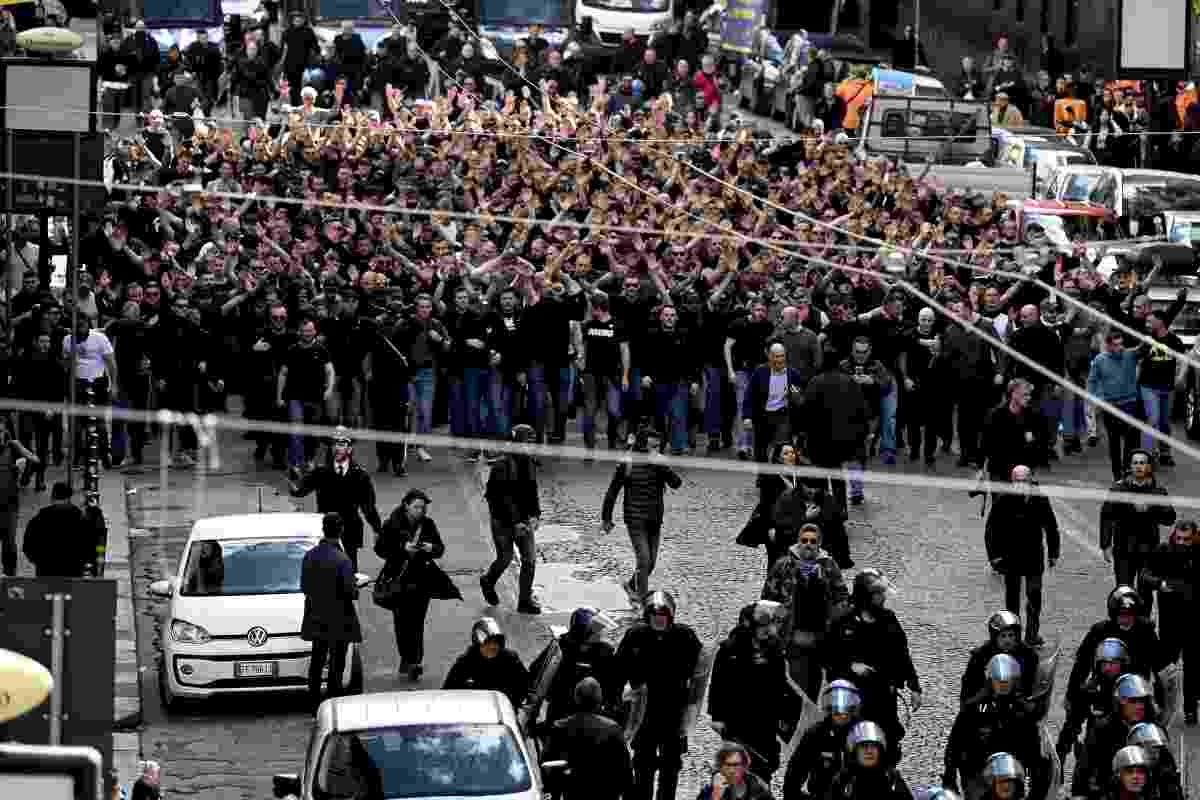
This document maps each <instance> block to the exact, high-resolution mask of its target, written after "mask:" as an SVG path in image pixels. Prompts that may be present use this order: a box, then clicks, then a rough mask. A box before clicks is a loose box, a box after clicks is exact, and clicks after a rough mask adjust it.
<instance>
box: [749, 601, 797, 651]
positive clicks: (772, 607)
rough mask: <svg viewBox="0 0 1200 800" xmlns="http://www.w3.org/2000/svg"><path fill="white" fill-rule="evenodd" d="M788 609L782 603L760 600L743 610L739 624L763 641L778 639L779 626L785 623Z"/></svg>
mask: <svg viewBox="0 0 1200 800" xmlns="http://www.w3.org/2000/svg"><path fill="white" fill-rule="evenodd" d="M786 613H787V612H786V609H785V608H784V606H783V604H782V603H777V602H775V601H774V600H759V601H757V602H754V603H751V604H750V605H748V606H746V607H745V608H743V609H742V613H741V614H740V615H739V622H741V624H742V625H743V626H744V627H746V628H748V629H749V630H750V631H752V632H753V633H754V636H755V638H757V639H759V640H761V641H767V640H770V639H774V638H778V636H779V624H780V623H781V622H782V621H783V619H784V616H785V614H786Z"/></svg>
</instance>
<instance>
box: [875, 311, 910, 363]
mask: <svg viewBox="0 0 1200 800" xmlns="http://www.w3.org/2000/svg"><path fill="white" fill-rule="evenodd" d="M904 327H905V326H904V320H902V319H901V318H899V317H897V318H896V319H888V318H887V317H885V316H883V315H882V314H880V315H877V316H874V317H871V319H870V320H868V321H867V335H868V336H870V337H871V353H872V354H873V355H874V356H875V358H877V359H879V360H880V361H882V362H883V365H884V366H885V367H887V368H888V369H890V370H892V371H893V372H894V371H895V370H896V364H897V362H899V360H900V353H901V352H903V350H904V342H905V337H904V336H903V331H904Z"/></svg>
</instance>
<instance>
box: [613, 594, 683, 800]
mask: <svg viewBox="0 0 1200 800" xmlns="http://www.w3.org/2000/svg"><path fill="white" fill-rule="evenodd" d="M643 612H644V621H642V622H639V623H638V624H636V625H634V626H633V627H632V628H630V629H629V631H628V632H627V633H626V634H625V636H624V637H623V638H622V639H621V644H620V645H619V646H618V647H617V664H618V669H619V670H620V675H621V683H622V685H624V684H625V683H628V684H629V685H630V686H632V687H633V688H634V689H635V690H637V689H642V688H644V689H645V691H646V709H645V717H644V718H643V720H642V723H641V725H640V726H639V728H638V730H637V731H636V733H635V735H634V737H633V790H632V792H631V793H630V794H629V795H627V800H653V798H654V797H655V793H654V784H655V776H656V774H657V778H658V795H657V796H658V799H659V800H674V798H675V790H676V788H677V787H678V785H679V770H681V769H682V768H683V754H684V753H686V752H687V734H688V733H689V731H685V730H684V716H685V714H684V712H685V711H686V710H687V706H688V704H689V702H690V697H691V695H692V681H693V678H694V677H695V673H696V664H697V662H698V661H699V658H700V654H701V650H702V645H701V644H700V639H699V637H697V636H696V632H695V631H693V630H692V629H691V628H690V627H688V626H687V625H683V624H681V623H679V622H676V621H675V598H674V597H672V596H671V593H670V592H665V591H654V592H651V593H650V594H649V595H648V596H647V598H646V602H645V604H644V608H643Z"/></svg>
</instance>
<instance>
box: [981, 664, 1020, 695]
mask: <svg viewBox="0 0 1200 800" xmlns="http://www.w3.org/2000/svg"><path fill="white" fill-rule="evenodd" d="M984 674H985V676H986V677H987V680H988V684H989V685H990V686H991V687H992V694H994V695H997V696H999V697H1009V696H1011V695H1013V694H1014V693H1015V692H1016V691H1017V688H1018V686H1019V685H1020V683H1021V662H1020V661H1017V660H1016V659H1015V658H1013V657H1012V656H1010V655H1008V654H1007V653H997V654H996V655H994V656H992V657H991V659H990V660H989V661H988V663H987V668H986V670H985V671H984Z"/></svg>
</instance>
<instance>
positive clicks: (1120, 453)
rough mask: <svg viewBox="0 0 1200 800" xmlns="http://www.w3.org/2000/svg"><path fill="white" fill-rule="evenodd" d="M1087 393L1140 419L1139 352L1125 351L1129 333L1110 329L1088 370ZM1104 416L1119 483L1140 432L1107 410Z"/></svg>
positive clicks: (1111, 459)
mask: <svg viewBox="0 0 1200 800" xmlns="http://www.w3.org/2000/svg"><path fill="white" fill-rule="evenodd" d="M1087 390H1088V394H1090V395H1092V396H1094V397H1098V398H1100V399H1101V400H1104V401H1106V402H1107V403H1109V404H1110V405H1113V406H1116V407H1117V408H1119V409H1121V410H1122V411H1124V412H1125V413H1126V414H1128V415H1130V416H1131V417H1134V418H1137V417H1138V416H1139V412H1140V411H1141V409H1140V407H1139V405H1138V382H1137V350H1136V349H1132V348H1130V349H1126V348H1125V334H1123V333H1121V332H1120V331H1116V330H1110V331H1109V332H1108V333H1106V334H1105V335H1104V352H1102V353H1100V354H1099V355H1097V356H1096V357H1095V358H1094V359H1092V365H1091V367H1090V368H1089V369H1088V379H1087ZM1100 414H1101V417H1100V418H1101V419H1102V420H1104V432H1105V434H1106V435H1107V436H1108V460H1109V463H1110V464H1111V465H1112V476H1113V481H1119V480H1121V478H1123V477H1125V465H1126V464H1128V463H1129V454H1130V453H1132V452H1133V450H1134V448H1136V447H1137V446H1138V430H1137V428H1135V427H1133V426H1132V425H1130V424H1129V423H1127V422H1125V420H1123V419H1119V418H1117V417H1116V416H1114V415H1113V414H1110V413H1108V412H1107V411H1104V410H1103V409H1101V410H1100Z"/></svg>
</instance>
